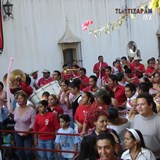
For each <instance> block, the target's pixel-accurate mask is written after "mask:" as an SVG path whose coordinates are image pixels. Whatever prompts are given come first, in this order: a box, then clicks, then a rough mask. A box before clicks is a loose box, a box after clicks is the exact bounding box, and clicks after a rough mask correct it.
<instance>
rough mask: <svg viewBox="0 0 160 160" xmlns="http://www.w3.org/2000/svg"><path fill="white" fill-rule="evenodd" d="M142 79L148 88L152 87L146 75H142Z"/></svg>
mask: <svg viewBox="0 0 160 160" xmlns="http://www.w3.org/2000/svg"><path fill="white" fill-rule="evenodd" d="M143 80H144V82H146V83H147V84H148V86H149V88H152V87H153V84H152V82H151V81H150V80H149V78H148V77H143Z"/></svg>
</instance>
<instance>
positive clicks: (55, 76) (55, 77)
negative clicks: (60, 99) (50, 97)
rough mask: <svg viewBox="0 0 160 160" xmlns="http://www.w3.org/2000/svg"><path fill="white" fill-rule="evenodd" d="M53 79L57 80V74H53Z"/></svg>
mask: <svg viewBox="0 0 160 160" xmlns="http://www.w3.org/2000/svg"><path fill="white" fill-rule="evenodd" d="M53 79H54V80H59V76H58V73H57V72H53Z"/></svg>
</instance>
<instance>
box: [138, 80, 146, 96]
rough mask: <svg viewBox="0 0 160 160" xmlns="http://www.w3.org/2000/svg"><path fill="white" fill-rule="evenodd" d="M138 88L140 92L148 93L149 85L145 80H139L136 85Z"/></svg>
mask: <svg viewBox="0 0 160 160" xmlns="http://www.w3.org/2000/svg"><path fill="white" fill-rule="evenodd" d="M138 89H139V90H140V91H141V92H142V93H149V85H148V83H147V82H141V83H140V84H139V85H138Z"/></svg>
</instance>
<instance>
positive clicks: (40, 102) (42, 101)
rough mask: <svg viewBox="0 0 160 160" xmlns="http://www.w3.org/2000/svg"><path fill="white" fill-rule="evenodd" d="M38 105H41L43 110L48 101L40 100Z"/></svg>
mask: <svg viewBox="0 0 160 160" xmlns="http://www.w3.org/2000/svg"><path fill="white" fill-rule="evenodd" d="M38 104H42V105H43V106H44V107H45V108H47V107H48V101H46V100H41V101H39V103H38Z"/></svg>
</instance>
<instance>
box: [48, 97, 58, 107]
mask: <svg viewBox="0 0 160 160" xmlns="http://www.w3.org/2000/svg"><path fill="white" fill-rule="evenodd" d="M56 102H57V100H56V99H55V98H54V97H53V96H49V97H48V105H50V106H52V105H54V104H56Z"/></svg>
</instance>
